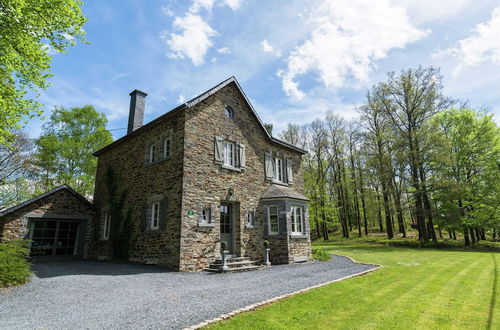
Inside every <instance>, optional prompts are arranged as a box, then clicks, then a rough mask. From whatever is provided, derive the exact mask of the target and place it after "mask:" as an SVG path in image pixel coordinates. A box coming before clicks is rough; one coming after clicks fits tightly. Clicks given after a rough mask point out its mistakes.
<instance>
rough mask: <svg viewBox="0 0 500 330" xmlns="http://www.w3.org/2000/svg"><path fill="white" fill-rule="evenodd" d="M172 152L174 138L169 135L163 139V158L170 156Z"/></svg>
mask: <svg viewBox="0 0 500 330" xmlns="http://www.w3.org/2000/svg"><path fill="white" fill-rule="evenodd" d="M167 146H168V148H167ZM171 154H172V140H171V139H170V138H169V137H168V138H165V139H163V158H169V157H170V155H171Z"/></svg>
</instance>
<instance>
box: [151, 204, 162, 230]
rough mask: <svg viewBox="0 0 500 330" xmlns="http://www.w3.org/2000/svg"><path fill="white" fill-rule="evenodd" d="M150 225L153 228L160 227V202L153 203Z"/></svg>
mask: <svg viewBox="0 0 500 330" xmlns="http://www.w3.org/2000/svg"><path fill="white" fill-rule="evenodd" d="M150 227H151V229H152V230H157V229H160V202H154V203H152V204H151V219H150Z"/></svg>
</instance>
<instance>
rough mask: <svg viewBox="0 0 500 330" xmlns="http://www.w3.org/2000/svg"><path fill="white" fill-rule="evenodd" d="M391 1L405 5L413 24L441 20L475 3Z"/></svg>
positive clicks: (467, 0) (466, 0) (460, 0)
mask: <svg viewBox="0 0 500 330" xmlns="http://www.w3.org/2000/svg"><path fill="white" fill-rule="evenodd" d="M393 3H394V4H396V5H400V6H403V7H405V8H406V9H407V13H408V16H409V17H410V20H411V21H412V23H415V24H422V23H429V22H434V21H440V22H442V21H443V20H445V19H447V18H449V17H453V16H455V15H457V14H460V13H461V12H463V10H464V8H465V7H467V6H469V5H474V4H476V5H477V1H474V0H439V1H436V0H418V1H415V0H393Z"/></svg>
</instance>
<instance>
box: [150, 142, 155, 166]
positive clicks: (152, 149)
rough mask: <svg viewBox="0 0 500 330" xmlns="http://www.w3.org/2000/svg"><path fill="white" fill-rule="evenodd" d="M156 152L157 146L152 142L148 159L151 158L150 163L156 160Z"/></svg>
mask: <svg viewBox="0 0 500 330" xmlns="http://www.w3.org/2000/svg"><path fill="white" fill-rule="evenodd" d="M155 154H156V147H155V145H154V144H152V145H150V146H149V158H148V160H149V162H150V163H154V161H155Z"/></svg>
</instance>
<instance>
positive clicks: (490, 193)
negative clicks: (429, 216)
mask: <svg viewBox="0 0 500 330" xmlns="http://www.w3.org/2000/svg"><path fill="white" fill-rule="evenodd" d="M433 124H434V125H435V128H436V129H437V130H438V131H439V132H440V133H441V135H442V136H443V137H444V138H445V140H446V146H447V149H448V150H447V153H446V154H447V159H446V160H444V161H440V162H436V163H435V164H434V167H435V169H436V171H435V173H434V180H435V181H436V182H437V185H438V186H439V194H438V199H439V210H440V211H441V213H442V214H444V215H445V216H444V217H443V218H442V220H444V221H443V222H444V223H443V225H444V226H445V227H447V228H448V229H450V230H457V229H459V228H460V229H462V230H463V232H464V236H465V237H466V242H465V243H466V244H468V243H469V235H470V239H471V240H472V242H474V241H475V240H476V239H477V237H479V239H482V238H481V237H484V233H483V230H484V228H490V229H492V230H494V229H496V228H499V227H500V222H499V220H498V219H500V171H498V167H497V162H498V159H500V129H499V128H498V126H497V125H496V124H495V122H494V121H493V119H492V116H490V115H486V114H482V113H480V112H478V111H475V110H472V109H469V108H461V109H450V110H447V111H444V112H442V113H440V114H438V115H437V116H436V117H435V118H434V119H433ZM478 231H479V235H477V234H478Z"/></svg>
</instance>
